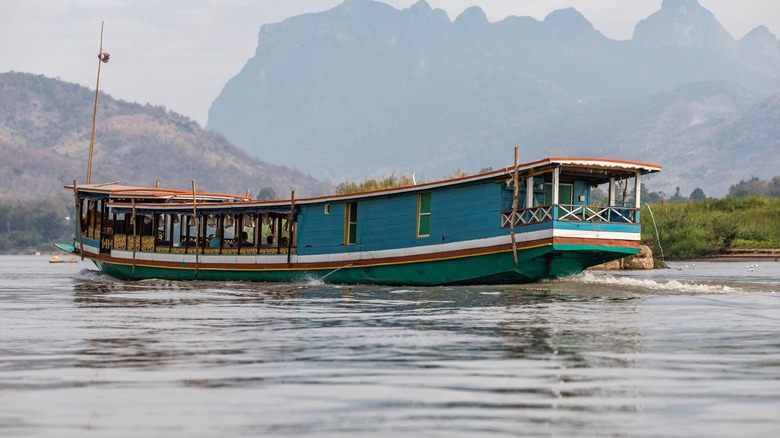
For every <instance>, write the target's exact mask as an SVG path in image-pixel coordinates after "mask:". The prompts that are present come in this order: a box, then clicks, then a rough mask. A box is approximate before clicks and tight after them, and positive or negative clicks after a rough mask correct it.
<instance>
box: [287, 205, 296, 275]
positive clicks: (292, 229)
mask: <svg viewBox="0 0 780 438" xmlns="http://www.w3.org/2000/svg"><path fill="white" fill-rule="evenodd" d="M294 215H295V190H293V191H292V193H291V194H290V215H289V216H288V217H287V267H288V268H289V267H290V260H291V259H292V254H291V252H292V241H293V237H294V235H293V233H295V227H294V226H293V216H294Z"/></svg>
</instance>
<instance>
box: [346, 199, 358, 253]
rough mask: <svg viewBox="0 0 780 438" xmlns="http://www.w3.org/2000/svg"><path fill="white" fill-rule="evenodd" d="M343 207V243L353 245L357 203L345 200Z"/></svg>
mask: <svg viewBox="0 0 780 438" xmlns="http://www.w3.org/2000/svg"><path fill="white" fill-rule="evenodd" d="M345 209H346V211H345V215H344V218H345V224H344V225H345V227H344V244H346V245H354V244H355V243H356V242H357V203H355V202H347V203H346V205H345Z"/></svg>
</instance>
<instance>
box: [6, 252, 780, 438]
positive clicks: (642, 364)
mask: <svg viewBox="0 0 780 438" xmlns="http://www.w3.org/2000/svg"><path fill="white" fill-rule="evenodd" d="M0 261H2V262H7V263H3V264H2V265H0V274H8V275H2V278H4V281H3V284H2V286H0V305H2V310H3V320H4V324H2V327H0V336H2V338H1V339H3V343H2V345H1V346H0V353H1V355H0V357H2V359H0V430H4V431H7V432H8V433H9V435H20V434H32V435H56V436H69V435H72V436H82V435H83V433H84V432H85V431H96V432H97V433H99V434H101V435H123V434H126V433H127V432H128V431H132V432H131V434H133V435H142V434H143V435H149V434H151V435H163V434H165V435H169V434H176V435H207V436H210V435H220V436H226V435H252V436H257V435H268V434H270V435H274V436H280V435H282V436H283V435H304V434H305V435H320V436H336V435H338V436H344V435H351V436H365V435H368V434H372V435H381V436H397V435H399V434H401V433H405V432H407V433H410V434H414V435H415V436H459V435H463V436H473V435H508V436H516V435H517V434H522V435H532V436H533V435H562V436H569V435H640V436H646V435H649V436H690V435H699V436H729V435H733V434H736V433H739V434H740V435H754V436H771V435H777V433H778V432H780V421H778V420H777V419H776V413H777V409H778V406H780V341H778V339H780V301H778V298H779V297H780V294H778V293H777V292H780V269H778V266H780V265H778V264H777V263H764V264H760V265H759V266H755V267H753V268H754V269H753V270H752V271H746V270H745V269H744V267H743V266H741V265H739V266H738V265H734V264H718V263H709V264H699V265H698V266H696V267H691V266H684V265H682V266H678V267H679V269H672V270H665V271H652V272H628V273H611V274H607V273H586V274H583V275H581V276H577V277H573V278H567V279H562V280H557V281H549V282H543V283H537V284H531V285H522V286H501V287H497V286H490V287H431V288H399V287H375V286H349V287H347V286H338V285H326V284H322V283H318V282H314V281H312V282H305V283H299V284H257V283H240V282H239V283H215V282H172V281H138V282H123V281H117V280H114V279H111V278H109V277H106V276H104V275H102V274H100V273H97V272H96V271H94V270H93V269H90V268H87V266H88V265H87V264H86V263H80V264H78V265H76V266H72V265H71V266H57V267H51V266H46V265H43V264H42V263H41V262H40V261H39V260H38V258H32V257H29V258H26V259H24V258H22V260H18V259H10V258H5V257H0ZM748 272H749V275H750V276H749V277H745V276H743V274H744V273H748ZM4 435H5V433H4Z"/></svg>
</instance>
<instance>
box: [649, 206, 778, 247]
mask: <svg viewBox="0 0 780 438" xmlns="http://www.w3.org/2000/svg"><path fill="white" fill-rule="evenodd" d="M649 208H650V209H652V212H653V215H652V216H653V217H655V221H656V224H655V225H656V226H657V229H658V236H656V232H655V227H654V226H653V221H652V217H651V215H650V214H649V211H648V206H647V205H644V206H643V207H642V210H643V211H642V241H643V242H645V244H647V245H649V246H650V247H652V248H653V250H654V253H655V254H660V249H663V254H664V256H665V257H668V258H672V259H675V258H677V259H683V258H693V257H702V256H708V255H715V254H719V253H723V252H725V251H726V250H729V249H732V248H762V249H766V248H780V199H778V198H766V197H760V196H750V197H734V196H727V197H725V198H722V199H707V200H705V201H701V202H687V203H679V204H676V203H660V204H652V205H650V206H649ZM659 237H660V246H661V247H660V248H659V245H658V238H659Z"/></svg>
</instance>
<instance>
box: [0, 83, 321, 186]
mask: <svg viewBox="0 0 780 438" xmlns="http://www.w3.org/2000/svg"><path fill="white" fill-rule="evenodd" d="M94 97H95V92H94V90H90V89H88V88H86V87H83V86H80V85H76V84H71V83H67V82H63V81H60V80H57V79H52V78H47V77H44V76H40V75H33V74H29V73H18V72H8V73H0V102H2V105H0V163H2V164H0V197H10V198H14V197H36V196H55V195H61V194H63V193H65V191H64V189H63V185H65V184H70V183H72V182H73V180H77V182H78V183H79V184H84V182H85V180H86V170H87V157H88V154H89V144H90V136H91V124H90V122H91V120H92V108H93V102H94ZM97 126H98V129H97V133H96V137H95V152H94V159H93V168H94V172H93V178H92V179H93V181H94V182H95V183H104V182H109V181H120V182H122V183H123V184H128V185H145V186H154V185H155V184H156V183H157V181H159V183H160V185H161V186H162V187H168V188H174V189H183V190H189V189H191V187H192V181H193V180H194V181H195V184H196V189H197V190H198V191H213V192H222V193H237V194H244V193H245V192H246V191H247V190H249V191H250V194H252V196H256V195H258V194H265V195H269V194H276V195H277V196H278V197H288V196H290V191H291V190H296V196H306V195H316V194H323V193H331V192H332V191H333V188H332V187H331V186H329V185H328V184H327V183H323V182H322V181H320V180H317V179H315V178H313V177H312V176H310V175H306V174H304V173H302V172H300V171H297V170H294V169H292V168H289V167H285V166H280V165H275V164H269V163H267V162H263V161H260V160H259V159H257V158H253V157H251V156H249V155H248V154H247V153H246V152H244V151H242V150H241V149H239V148H237V147H236V146H233V145H232V144H230V143H229V142H228V141H227V140H225V138H224V137H222V136H221V135H219V134H217V133H215V132H210V131H206V130H204V129H203V128H201V126H200V125H198V124H197V123H196V122H194V121H192V120H190V119H189V118H187V117H185V116H182V115H180V114H176V113H174V112H170V111H166V110H165V108H163V107H160V106H152V105H139V104H136V103H130V102H125V101H122V100H117V99H114V98H112V97H111V96H108V95H105V94H103V93H101V94H100V95H99V106H98V112H97Z"/></svg>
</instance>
